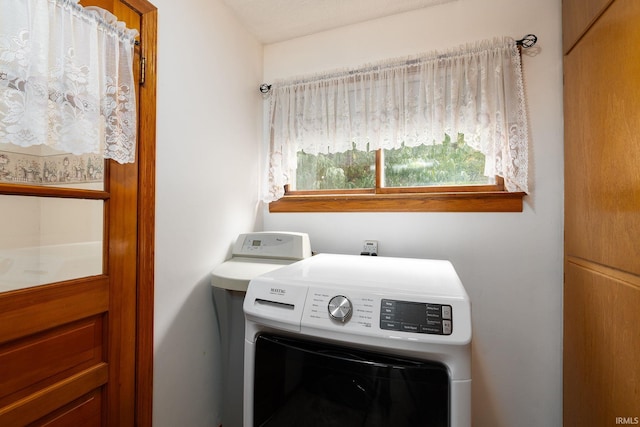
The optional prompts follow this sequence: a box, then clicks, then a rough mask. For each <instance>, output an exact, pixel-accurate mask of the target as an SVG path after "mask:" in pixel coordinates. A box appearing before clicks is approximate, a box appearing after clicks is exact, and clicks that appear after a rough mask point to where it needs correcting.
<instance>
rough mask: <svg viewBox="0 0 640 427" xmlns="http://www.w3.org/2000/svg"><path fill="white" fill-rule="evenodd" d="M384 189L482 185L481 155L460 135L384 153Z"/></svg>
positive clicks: (484, 180)
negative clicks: (430, 143) (452, 138)
mask: <svg viewBox="0 0 640 427" xmlns="http://www.w3.org/2000/svg"><path fill="white" fill-rule="evenodd" d="M384 158H385V161H384V165H385V167H384V173H385V187H417V186H429V185H469V184H486V183H487V182H488V179H487V177H485V176H484V175H483V173H484V161H485V158H484V155H483V154H482V153H480V152H479V151H476V150H474V149H472V148H471V147H469V146H468V145H467V143H466V142H465V140H464V135H462V134H458V138H457V139H456V140H455V141H454V142H452V141H451V137H450V136H449V135H446V136H445V139H444V141H443V142H442V144H435V145H420V146H417V147H402V148H398V149H395V150H384Z"/></svg>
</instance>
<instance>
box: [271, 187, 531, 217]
mask: <svg viewBox="0 0 640 427" xmlns="http://www.w3.org/2000/svg"><path fill="white" fill-rule="evenodd" d="M525 195H526V193H522V192H517V193H509V192H506V191H496V192H461V193H398V194H333V195H328V194H318V195H310V194H306V195H285V196H284V197H283V198H281V199H279V200H276V201H275V202H271V203H270V204H269V212H522V206H523V203H522V199H523V198H524V196H525Z"/></svg>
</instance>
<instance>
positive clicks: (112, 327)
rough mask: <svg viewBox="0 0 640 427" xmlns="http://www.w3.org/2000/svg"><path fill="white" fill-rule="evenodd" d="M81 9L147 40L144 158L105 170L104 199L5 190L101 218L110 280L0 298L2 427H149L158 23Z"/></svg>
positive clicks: (150, 9) (148, 16)
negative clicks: (71, 205)
mask: <svg viewBox="0 0 640 427" xmlns="http://www.w3.org/2000/svg"><path fill="white" fill-rule="evenodd" d="M81 3H82V4H83V5H85V6H88V5H97V6H100V7H103V8H105V9H107V10H109V11H111V12H113V13H114V14H115V15H116V16H118V18H119V20H122V21H125V22H126V23H127V26H128V27H130V28H137V29H138V30H139V31H140V33H141V36H140V41H141V44H140V46H138V47H136V57H137V59H138V61H136V64H140V63H141V62H142V58H143V57H144V58H145V60H146V67H145V68H146V70H145V71H146V73H145V76H144V81H143V82H141V84H140V86H139V87H138V88H137V94H138V98H137V99H138V116H139V132H138V133H139V138H138V152H137V158H136V162H135V163H133V164H126V165H120V164H117V163H115V162H113V161H107V162H106V163H105V165H104V190H86V189H83V190H79V189H74V188H52V187H47V186H37V185H20V184H7V183H0V195H11V196H12V197H16V198H22V197H38V198H55V199H60V200H62V203H64V201H67V200H70V201H73V200H93V201H94V202H95V203H98V205H100V206H101V208H102V210H103V233H102V235H103V250H102V251H103V257H102V259H103V267H102V274H97V275H91V276H88V277H80V278H75V279H72V280H65V281H62V282H56V283H49V284H43V285H40V286H36V287H30V288H25V289H19V290H13V291H8V292H3V293H0V425H1V426H3V427H5V426H6V427H12V426H25V425H29V426H45V425H46V426H83V427H84V426H119V427H120V426H133V425H140V426H150V425H151V401H152V396H151V391H152V387H151V380H152V366H153V364H152V360H153V245H154V238H153V236H154V205H155V196H154V193H155V185H154V184H155V90H156V87H155V50H156V19H157V14H156V9H155V7H154V6H153V5H152V4H150V3H148V2H147V1H146V0H127V1H126V2H124V1H120V0H111V1H104V0H85V1H82V2H81ZM135 72H136V74H138V75H139V74H140V73H141V70H140V67H139V66H138V65H136V70H135Z"/></svg>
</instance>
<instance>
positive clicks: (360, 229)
mask: <svg viewBox="0 0 640 427" xmlns="http://www.w3.org/2000/svg"><path fill="white" fill-rule="evenodd" d="M527 33H534V34H536V35H537V36H538V38H539V42H538V44H537V46H536V47H535V48H534V50H533V51H530V52H525V56H524V57H523V68H524V76H525V85H526V95H527V98H528V101H527V102H528V111H529V121H530V139H531V144H530V146H531V149H530V185H529V188H530V195H529V196H527V197H526V198H525V207H524V212H523V213H482V214H480V213H397V214H396V213H386V214H380V213H370V214H361V213H335V214H269V213H268V212H267V211H265V214H264V227H265V229H266V230H292V231H302V232H307V233H309V235H310V238H311V244H312V246H313V250H314V251H317V252H337V253H359V251H360V249H361V245H362V241H363V240H364V239H377V240H378V241H379V245H380V246H379V252H380V255H386V256H406V257H421V258H422V257H424V258H444V259H450V260H451V261H452V262H453V263H454V265H455V267H456V269H457V271H458V273H459V275H460V277H461V279H462V281H463V283H464V284H465V287H466V289H467V292H468V293H469V295H470V298H471V300H472V306H473V313H472V316H473V328H474V329H473V334H474V335H473V366H472V368H473V409H472V410H473V425H474V427H483V426H485V427H500V426H504V427H512V426H518V427H525V426H539V427H549V426H560V425H561V424H562V393H561V390H562V239H563V230H562V209H563V193H562V188H563V166H562V165H563V151H562V146H563V128H562V53H561V1H560V0H540V1H538V2H535V3H531V2H530V1H528V0H483V1H480V0H457V1H454V2H451V3H446V4H441V5H438V6H434V7H430V8H427V9H423V10H420V11H416V12H410V13H406V14H402V15H396V16H393V17H388V18H384V19H379V20H375V21H369V22H366V23H363V24H359V25H353V26H349V27H345V28H341V29H336V30H333V31H328V32H325V33H320V34H316V35H313V36H308V37H303V38H299V39H295V40H291V41H287V42H282V43H277V44H272V45H268V46H266V47H265V51H264V77H265V78H264V80H265V82H271V81H273V80H275V79H276V78H286V77H290V76H296V75H304V74H307V73H316V72H320V71H323V70H332V69H336V68H342V67H352V66H358V65H361V64H365V63H368V62H374V61H377V60H381V59H386V58H395V57H399V56H404V55H409V54H415V53H421V52H429V51H431V50H434V49H446V48H450V47H456V46H458V45H459V44H463V43H467V42H472V41H476V40H482V39H486V38H492V37H494V36H503V35H508V36H512V37H516V38H519V37H522V36H524V35H525V34H527Z"/></svg>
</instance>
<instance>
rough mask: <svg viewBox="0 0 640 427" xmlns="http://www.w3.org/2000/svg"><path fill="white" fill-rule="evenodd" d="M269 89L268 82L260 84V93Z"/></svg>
mask: <svg viewBox="0 0 640 427" xmlns="http://www.w3.org/2000/svg"><path fill="white" fill-rule="evenodd" d="M270 90H271V85H268V84H266V83H262V84H261V85H260V92H262V93H265V94H266V93H269V91H270Z"/></svg>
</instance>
